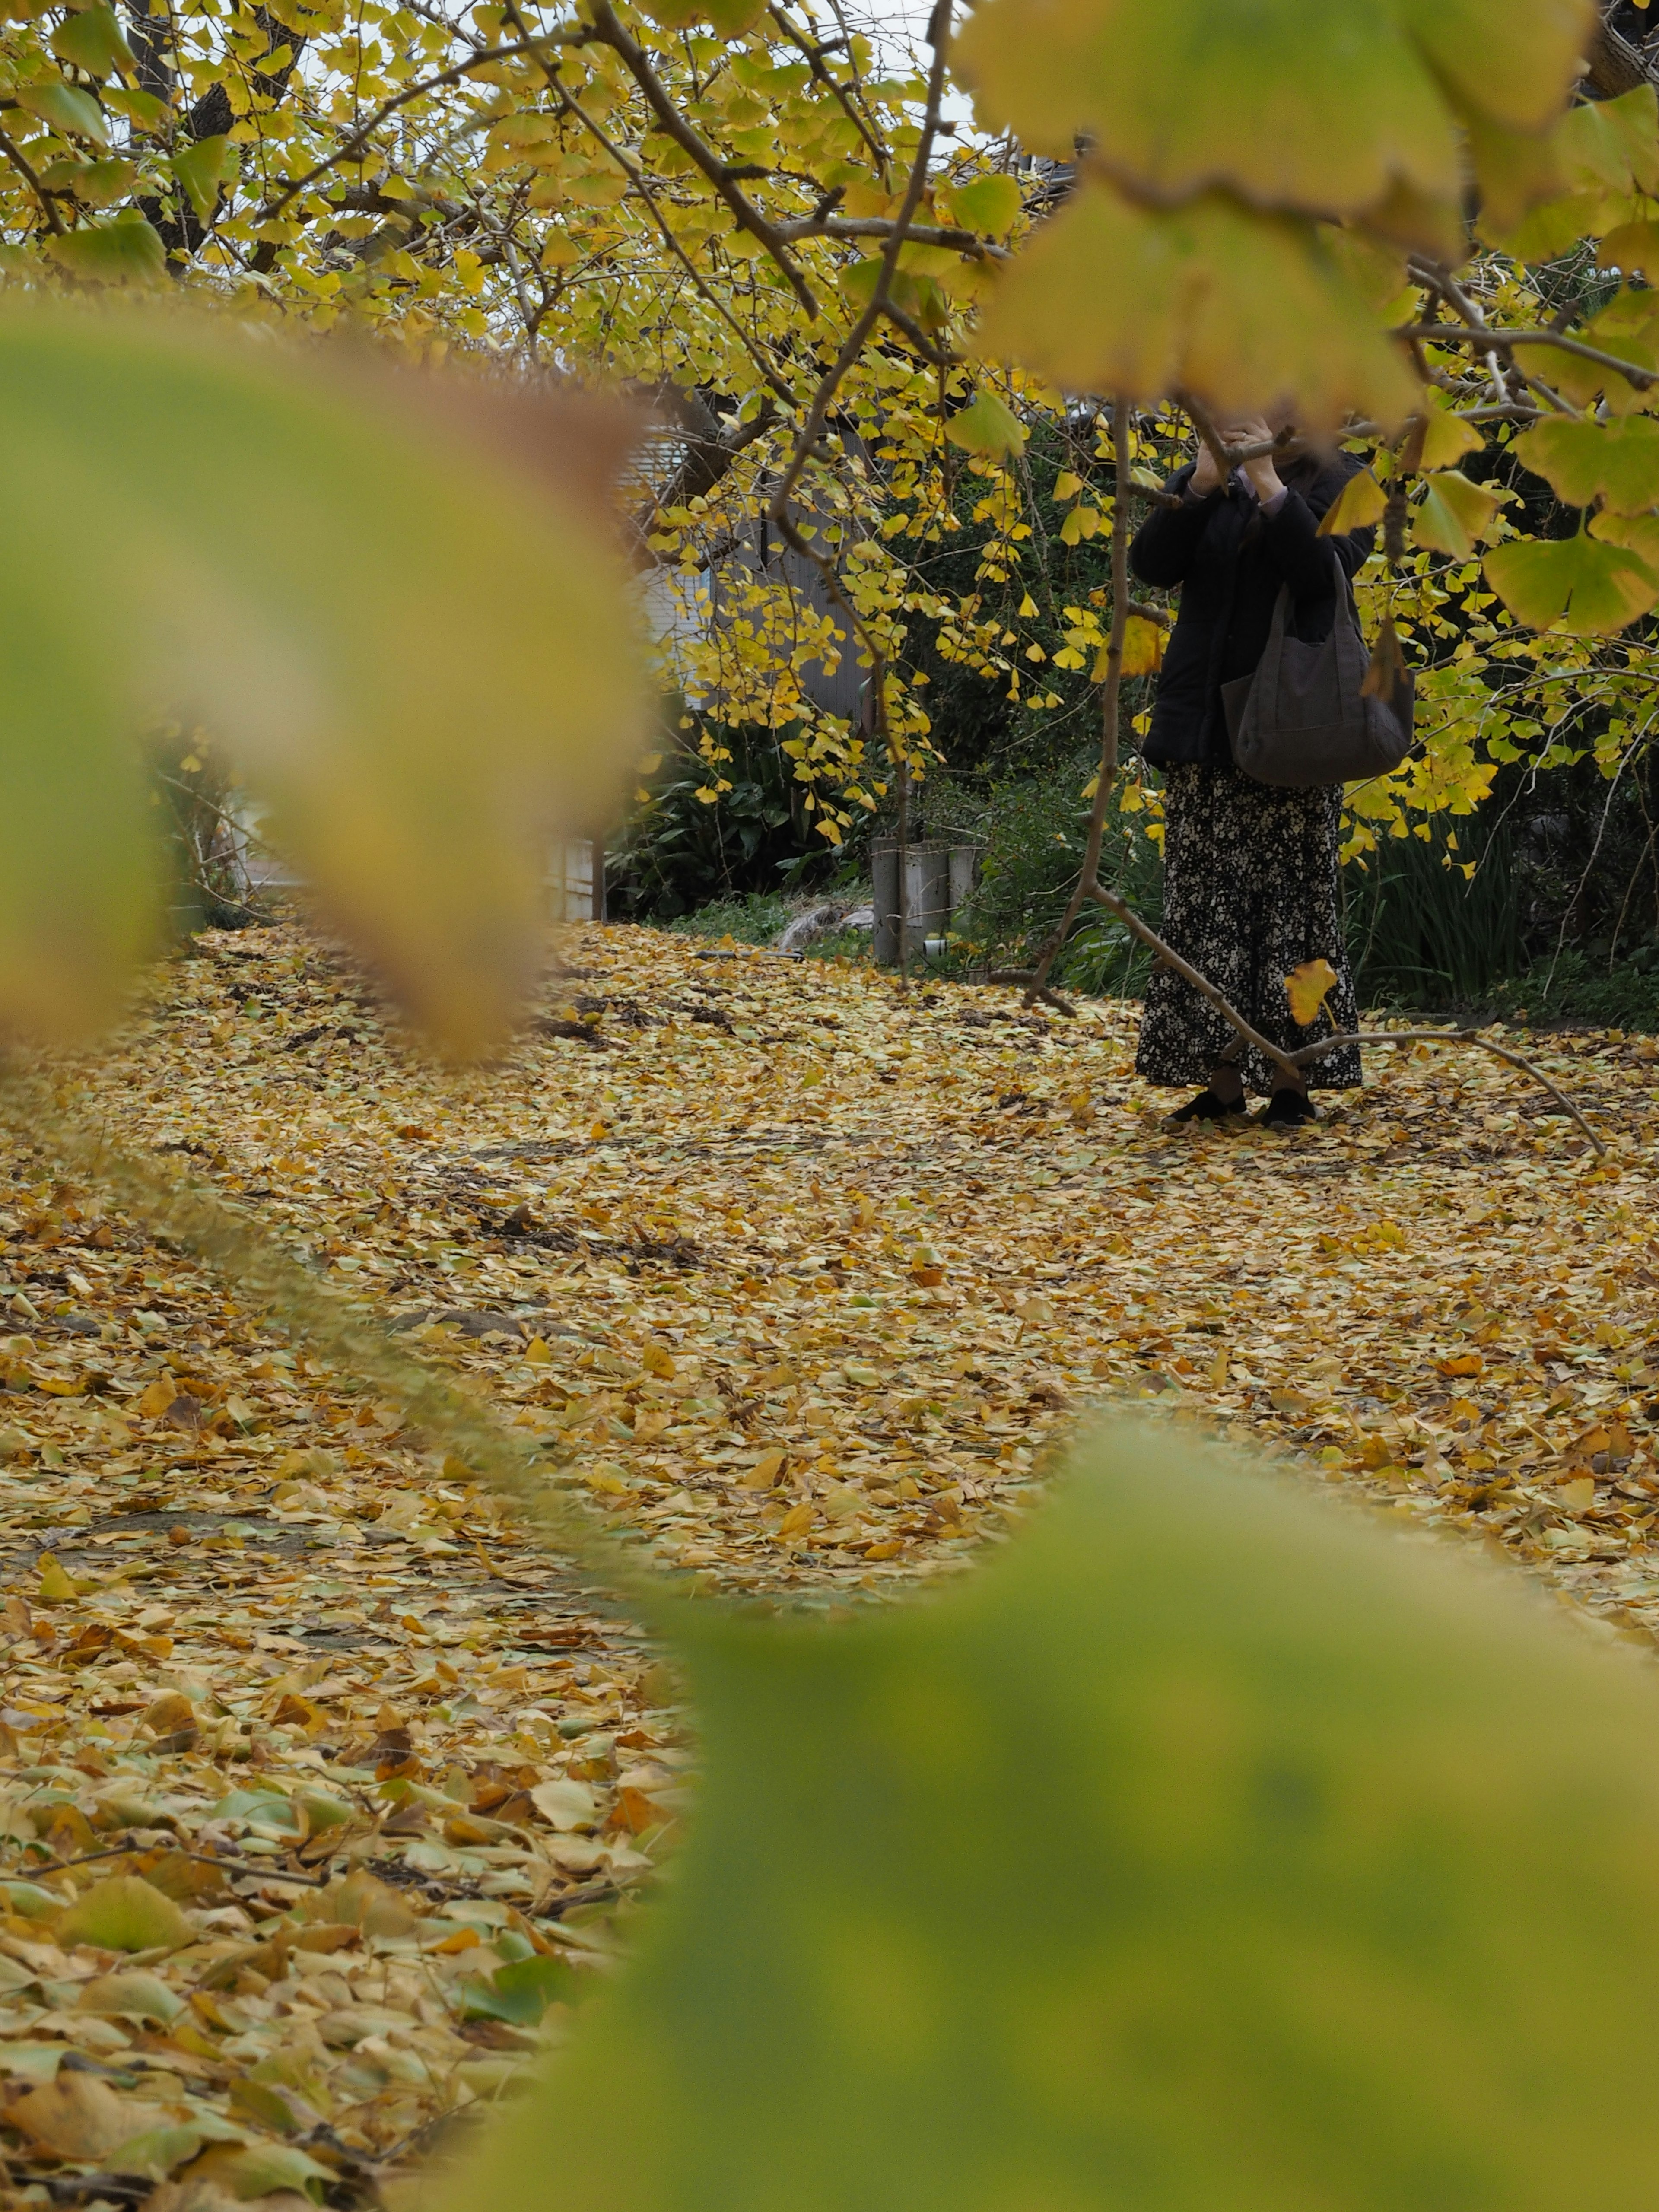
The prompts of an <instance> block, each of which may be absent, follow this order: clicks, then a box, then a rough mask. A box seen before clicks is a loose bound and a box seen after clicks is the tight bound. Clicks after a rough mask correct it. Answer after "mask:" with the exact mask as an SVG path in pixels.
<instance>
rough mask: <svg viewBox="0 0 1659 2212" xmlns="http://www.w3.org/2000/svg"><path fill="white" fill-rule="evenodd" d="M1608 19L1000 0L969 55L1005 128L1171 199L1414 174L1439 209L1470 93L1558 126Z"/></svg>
mask: <svg viewBox="0 0 1659 2212" xmlns="http://www.w3.org/2000/svg"><path fill="white" fill-rule="evenodd" d="M1590 25H1591V16H1590V13H1589V7H1588V6H1587V5H1586V4H1583V0H1457V4H1455V5H1453V6H1450V7H1447V8H1439V7H1436V6H1435V5H1433V4H1432V0H1396V4H1395V5H1394V6H1392V7H1379V6H1376V5H1375V4H1373V0H1321V4H1319V5H1317V6H1310V5H1308V4H1307V0H1065V4H1061V0H986V4H983V5H981V7H979V8H978V9H975V12H974V14H973V15H971V16H970V17H969V21H968V22H967V23H966V24H965V26H964V27H963V31H962V33H961V36H960V39H959V41H958V46H957V70H958V73H959V74H960V75H961V76H962V77H963V81H964V82H966V83H967V84H968V85H969V88H970V89H971V90H972V91H973V92H974V94H975V104H976V106H977V109H978V112H979V114H980V117H981V121H982V122H984V123H985V124H987V125H989V126H990V127H992V128H994V129H999V130H1001V129H1012V131H1015V132H1016V134H1017V135H1018V137H1019V138H1020V139H1021V141H1022V142H1023V143H1024V144H1026V145H1028V146H1030V148H1032V149H1034V150H1036V151H1037V152H1040V153H1048V154H1054V155H1060V157H1061V158H1069V157H1070V156H1071V155H1072V150H1073V140H1074V138H1075V137H1078V136H1079V135H1082V136H1085V137H1087V138H1088V140H1089V142H1090V151H1091V160H1092V161H1097V162H1098V163H1099V165H1100V166H1101V167H1103V168H1104V169H1105V170H1106V171H1107V172H1108V173H1110V174H1113V175H1115V176H1117V177H1119V178H1121V179H1123V180H1124V181H1125V182H1126V183H1127V184H1130V185H1133V188H1134V190H1135V191H1136V192H1137V193H1139V194H1145V195H1147V196H1150V197H1152V198H1154V199H1157V200H1158V201H1161V202H1164V203H1174V202H1178V201H1181V200H1184V199H1187V198H1189V197H1192V196H1193V195H1194V194H1195V193H1198V192H1200V191H1205V190H1206V189H1208V188H1210V187H1212V186H1224V187H1225V188H1227V189H1229V190H1231V191H1235V192H1237V193H1238V194H1240V195H1241V196H1242V197H1244V198H1246V199H1248V200H1249V201H1251V202H1253V203H1254V204H1257V205H1260V206H1264V207H1273V208H1298V209H1302V210H1307V211H1308V212H1310V213H1335V214H1340V215H1346V216H1353V215H1358V214H1362V213H1364V212H1366V211H1368V210H1373V209H1376V208H1378V207H1380V206H1381V205H1382V204H1383V203H1384V202H1386V201H1389V199H1390V197H1392V196H1393V195H1394V194H1395V192H1396V191H1397V190H1398V189H1399V188H1401V187H1404V188H1405V189H1406V191H1407V192H1409V193H1411V194H1413V195H1414V196H1416V197H1418V198H1419V200H1420V201H1421V203H1422V204H1423V205H1424V207H1425V210H1440V209H1443V208H1445V207H1448V206H1450V205H1453V204H1455V202H1456V200H1457V198H1458V195H1459V192H1460V189H1461V185H1460V169H1459V160H1458V142H1457V130H1456V119H1455V113H1454V104H1455V106H1457V107H1458V108H1464V109H1471V110H1473V111H1474V112H1476V113H1478V114H1480V115H1483V116H1486V117H1487V118H1490V119H1491V120H1492V121H1493V122H1494V123H1498V124H1502V125H1507V126H1509V127H1510V128H1516V129H1521V130H1527V131H1535V130H1539V129H1541V128H1542V127H1543V126H1544V125H1546V124H1547V122H1548V121H1549V120H1550V118H1552V116H1553V115H1554V114H1556V113H1558V112H1559V110H1560V109H1561V107H1562V106H1563V105H1564V104H1565V99H1566V96H1567V94H1568V92H1569V90H1570V88H1571V83H1572V80H1573V76H1574V72H1575V70H1576V69H1577V64H1578V60H1579V56H1580V53H1581V52H1582V51H1583V43H1582V42H1583V38H1584V37H1585V36H1586V35H1587V33H1588V32H1589V28H1590ZM1448 89H1449V91H1450V93H1451V94H1452V98H1451V100H1449V99H1448V97H1447V93H1448ZM1430 225H1431V228H1432V229H1433V230H1434V232H1435V235H1436V236H1438V235H1439V223H1438V218H1437V214H1436V215H1431V219H1430ZM1425 242H1426V241H1425Z"/></svg>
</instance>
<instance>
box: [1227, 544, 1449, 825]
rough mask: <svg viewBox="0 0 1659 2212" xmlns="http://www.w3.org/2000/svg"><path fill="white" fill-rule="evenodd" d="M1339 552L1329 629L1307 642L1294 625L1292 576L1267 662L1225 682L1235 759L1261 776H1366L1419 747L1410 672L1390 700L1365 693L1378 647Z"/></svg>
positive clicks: (1292, 781)
mask: <svg viewBox="0 0 1659 2212" xmlns="http://www.w3.org/2000/svg"><path fill="white" fill-rule="evenodd" d="M1331 560H1332V562H1333V563H1334V566H1335V568H1336V606H1335V611H1334V618H1333V620H1332V623H1331V634H1330V635H1329V636H1328V638H1325V639H1323V640H1322V641H1321V642H1320V643H1319V644H1317V645H1306V644H1304V642H1303V641H1302V640H1301V639H1300V638H1299V637H1297V636H1295V635H1293V634H1291V633H1289V632H1287V630H1286V628H1285V624H1286V622H1287V620H1288V618H1289V615H1290V611H1291V590H1290V586H1289V585H1288V584H1287V585H1286V586H1285V588H1284V590H1283V591H1281V592H1280V593H1279V604H1278V605H1277V606H1276V607H1275V608H1274V609H1273V628H1272V629H1270V630H1269V632H1268V633H1267V650H1266V651H1265V652H1264V653H1262V656H1261V666H1260V667H1259V668H1258V669H1257V670H1256V671H1255V675H1254V676H1241V677H1238V678H1235V680H1234V681H1233V682H1232V683H1231V684H1223V685H1222V687H1221V703H1222V708H1223V710H1224V712H1225V714H1226V718H1227V735H1228V738H1229V739H1230V740H1231V744H1232V749H1233V759H1234V761H1235V763H1237V766H1238V767H1239V768H1240V769H1242V770H1243V773H1244V774H1245V775H1249V776H1254V777H1255V781H1257V782H1258V783H1273V784H1285V785H1292V786H1296V787H1308V786H1310V785H1313V784H1331V783H1358V782H1363V781H1364V780H1365V779H1366V778H1368V777H1370V776H1374V775H1386V774H1387V773H1388V771H1389V769H1394V768H1398V767H1399V765H1400V763H1401V761H1403V760H1404V759H1405V757H1406V756H1407V753H1408V752H1410V750H1411V749H1412V742H1413V732H1412V718H1413V710H1414V706H1415V699H1414V693H1413V683H1412V678H1411V676H1410V674H1409V672H1402V675H1401V681H1400V683H1399V684H1398V686H1397V687H1396V689H1395V691H1394V693H1393V694H1392V696H1389V697H1388V698H1376V697H1368V696H1366V691H1365V678H1366V675H1367V673H1368V671H1369V670H1370V653H1369V652H1368V651H1367V650H1366V647H1365V638H1364V632H1363V631H1362V630H1361V629H1360V627H1359V609H1358V605H1357V604H1356V603H1355V600H1354V595H1353V581H1352V578H1351V577H1350V576H1349V574H1348V572H1347V570H1346V568H1344V567H1343V566H1342V563H1341V562H1340V560H1338V559H1337V556H1336V554H1335V551H1334V550H1333V551H1332V554H1331Z"/></svg>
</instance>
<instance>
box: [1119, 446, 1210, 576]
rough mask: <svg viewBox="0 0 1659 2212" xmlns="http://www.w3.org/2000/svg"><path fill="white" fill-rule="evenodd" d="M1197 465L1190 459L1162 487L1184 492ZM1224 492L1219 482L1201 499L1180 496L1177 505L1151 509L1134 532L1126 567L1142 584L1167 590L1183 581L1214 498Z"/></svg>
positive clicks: (1202, 533) (1208, 516) (1170, 490)
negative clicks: (1179, 502) (1178, 504)
mask: <svg viewBox="0 0 1659 2212" xmlns="http://www.w3.org/2000/svg"><path fill="white" fill-rule="evenodd" d="M1196 465H1197V464H1196V463H1195V462H1193V461H1189V462H1188V464H1187V465H1186V467H1185V468H1184V469H1177V470H1176V472H1175V474H1174V475H1173V476H1172V477H1170V481H1169V483H1166V484H1165V485H1164V490H1165V491H1169V492H1177V493H1180V494H1182V495H1183V497H1182V502H1181V505H1180V506H1179V507H1154V508H1153V509H1152V513H1150V514H1149V515H1148V516H1147V518H1146V520H1145V522H1143V523H1142V524H1141V526H1140V527H1139V530H1138V531H1137V532H1135V539H1134V543H1133V545H1131V546H1130V548H1129V566H1130V567H1131V568H1133V570H1134V572H1135V574H1136V575H1137V576H1139V579H1140V580H1141V582H1142V583H1143V584H1156V585H1157V586H1158V587H1159V588H1160V589H1161V590H1164V591H1168V590H1170V588H1171V587H1172V586H1174V585H1176V584H1182V583H1185V581H1186V580H1187V570H1188V567H1189V566H1190V565H1191V562H1192V557H1193V555H1194V552H1196V550H1198V541H1199V539H1200V538H1202V537H1203V535H1204V531H1205V526H1206V524H1207V523H1208V521H1209V520H1210V517H1211V516H1212V514H1213V513H1214V512H1215V507H1216V502H1217V501H1218V500H1219V499H1223V498H1225V491H1224V489H1223V488H1222V487H1221V485H1219V484H1218V485H1217V486H1216V488H1215V489H1214V490H1213V491H1211V492H1206V493H1205V495H1203V497H1202V498H1201V499H1188V498H1186V497H1185V496H1184V494H1185V492H1186V489H1187V486H1188V483H1190V482H1191V480H1192V474H1193V471H1194V468H1195V467H1196Z"/></svg>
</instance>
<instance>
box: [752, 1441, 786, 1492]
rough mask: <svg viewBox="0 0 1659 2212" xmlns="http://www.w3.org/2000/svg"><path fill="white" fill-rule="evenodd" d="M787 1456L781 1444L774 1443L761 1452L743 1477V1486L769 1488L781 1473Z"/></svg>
mask: <svg viewBox="0 0 1659 2212" xmlns="http://www.w3.org/2000/svg"><path fill="white" fill-rule="evenodd" d="M786 1458H787V1453H786V1452H785V1451H784V1449H783V1448H782V1446H781V1444H774V1445H773V1447H772V1449H771V1450H770V1451H764V1452H763V1453H762V1454H761V1455H760V1457H759V1458H758V1459H757V1461H756V1462H755V1464H754V1465H753V1467H751V1468H750V1470H749V1472H748V1474H745V1475H744V1478H743V1486H744V1489H745V1490H770V1489H771V1487H772V1486H773V1484H774V1483H775V1481H776V1480H777V1479H778V1477H779V1475H780V1474H782V1472H783V1462H784V1461H785V1459H786Z"/></svg>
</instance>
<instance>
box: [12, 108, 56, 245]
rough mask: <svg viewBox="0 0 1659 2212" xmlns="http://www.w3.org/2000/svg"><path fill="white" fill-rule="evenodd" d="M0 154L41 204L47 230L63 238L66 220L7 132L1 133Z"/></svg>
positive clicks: (54, 235)
mask: <svg viewBox="0 0 1659 2212" xmlns="http://www.w3.org/2000/svg"><path fill="white" fill-rule="evenodd" d="M0 154H3V155H5V157H6V159H7V160H8V161H9V162H10V163H11V166H12V167H13V168H14V169H15V170H16V172H17V173H18V175H19V176H20V177H21V179H23V182H24V183H25V184H26V185H27V186H28V188H29V190H30V191H32V192H33V194H34V197H35V198H36V199H37V200H39V202H40V212H41V214H42V215H44V216H45V217H46V228H47V229H48V230H49V231H50V232H51V233H52V236H53V237H54V238H62V237H63V236H64V218H63V217H62V216H60V215H59V214H58V210H57V209H56V208H55V207H54V206H53V205H52V194H51V193H50V192H49V191H47V190H46V186H45V185H43V184H42V183H41V181H40V178H39V177H38V176H36V174H35V173H34V170H33V166H32V165H31V164H30V162H29V161H28V160H27V157H26V156H25V155H24V154H23V153H22V152H21V149H19V148H18V147H17V146H16V145H15V143H13V141H12V140H11V138H10V137H8V135H7V134H6V132H5V131H0Z"/></svg>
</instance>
